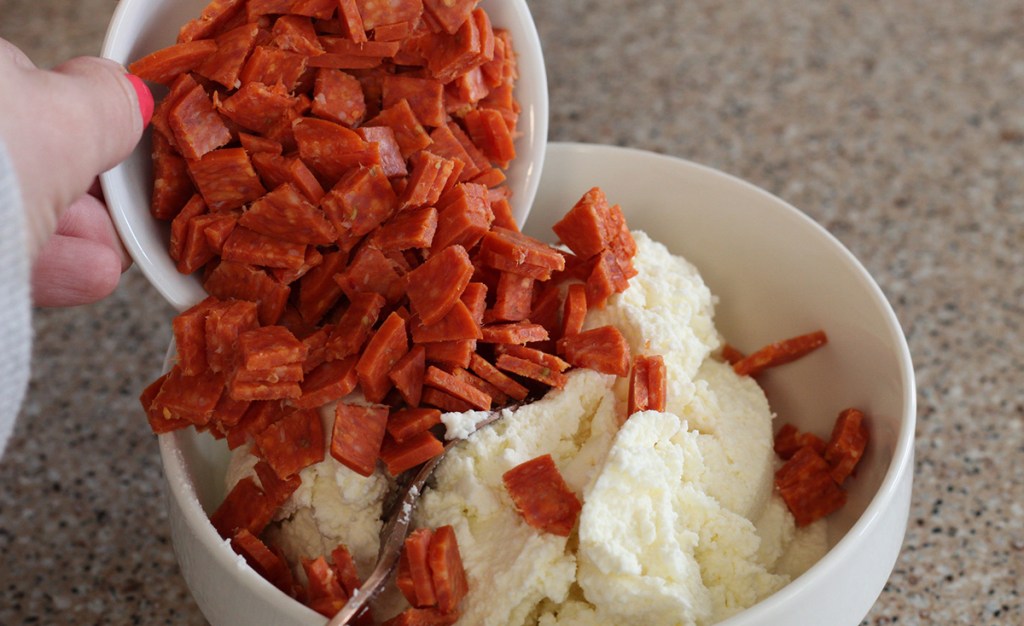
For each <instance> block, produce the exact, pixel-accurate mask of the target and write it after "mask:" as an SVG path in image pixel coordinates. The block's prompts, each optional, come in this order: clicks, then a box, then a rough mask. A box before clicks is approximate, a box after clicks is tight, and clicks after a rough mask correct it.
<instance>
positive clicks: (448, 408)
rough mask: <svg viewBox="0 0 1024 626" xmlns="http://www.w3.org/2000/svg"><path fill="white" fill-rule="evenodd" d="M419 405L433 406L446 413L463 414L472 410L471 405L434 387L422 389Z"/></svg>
mask: <svg viewBox="0 0 1024 626" xmlns="http://www.w3.org/2000/svg"><path fill="white" fill-rule="evenodd" d="M420 403H421V404H426V405H429V406H435V407H437V408H439V409H441V410H442V411H444V412H446V413H465V412H466V411H472V410H474V409H473V405H472V404H470V403H468V402H466V401H465V400H462V399H460V398H456V397H455V396H453V395H451V394H450V393H447V392H444V391H441V390H440V389H437V388H435V387H426V386H424V387H423V394H422V397H421V398H420Z"/></svg>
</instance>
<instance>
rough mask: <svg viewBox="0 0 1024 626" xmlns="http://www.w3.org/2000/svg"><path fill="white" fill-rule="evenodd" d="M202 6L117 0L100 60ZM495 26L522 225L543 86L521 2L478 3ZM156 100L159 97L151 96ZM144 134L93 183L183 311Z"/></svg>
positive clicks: (150, 45) (134, 49)
mask: <svg viewBox="0 0 1024 626" xmlns="http://www.w3.org/2000/svg"><path fill="white" fill-rule="evenodd" d="M208 2H209V0H121V2H120V4H118V6H117V10H116V11H115V12H114V16H113V18H112V19H111V22H110V26H109V28H108V29H107V35H106V39H105V40H104V42H103V50H102V55H103V56H105V57H107V58H110V59H113V60H115V61H118V62H119V63H122V64H124V65H127V64H128V63H130V62H131V61H134V60H136V59H139V58H141V57H143V56H145V55H147V54H149V53H150V52H153V51H155V50H159V49H161V48H163V47H166V46H169V45H171V44H173V43H174V41H175V38H176V37H177V35H178V29H179V28H180V27H181V26H182V25H183V24H185V23H186V22H187V21H189V20H191V19H192V18H194V17H197V16H198V15H199V13H200V12H201V11H202V9H203V7H205V6H206V5H207V4H208ZM480 6H481V7H483V8H484V9H486V10H487V12H488V15H489V16H490V17H491V21H492V23H493V24H494V26H495V27H500V28H505V29H507V30H508V31H509V33H510V34H511V36H512V41H513V43H514V45H515V47H516V52H517V54H518V61H519V81H518V83H517V84H516V91H515V93H516V98H517V99H518V100H519V104H520V105H521V106H522V111H521V113H520V115H519V123H518V126H517V128H518V131H519V132H520V133H521V135H520V137H519V138H518V139H516V143H515V146H516V154H517V157H516V159H515V161H513V163H512V165H511V166H510V168H509V170H508V172H507V176H508V184H509V187H510V188H511V190H512V198H511V204H512V212H513V215H514V216H515V218H516V220H517V221H518V222H519V223H520V224H522V223H523V222H524V221H525V220H526V215H527V213H529V211H530V207H531V206H532V205H533V199H534V196H535V195H536V193H537V185H538V184H539V182H540V174H541V170H542V169H543V166H544V154H545V147H546V145H547V137H548V83H547V75H546V73H545V69H544V58H543V54H542V51H541V47H540V38H539V37H538V36H537V29H536V27H535V25H534V23H533V17H532V16H531V15H530V9H529V7H528V6H527V4H526V1H525V0H483V1H482V2H481V3H480ZM157 92H158V93H157V94H156V95H157V96H158V97H159V96H161V95H162V94H163V93H164V92H165V90H161V89H157ZM150 152H151V144H150V140H149V133H148V132H147V134H146V136H145V137H144V138H143V141H142V142H141V143H140V144H139V145H138V146H137V147H136V148H135V151H134V152H132V154H131V155H130V156H129V157H128V159H127V160H125V161H124V162H123V163H121V164H120V165H118V166H117V167H115V168H113V169H111V170H110V171H108V172H106V173H104V174H102V175H101V176H100V181H101V183H102V186H103V193H104V197H105V198H106V201H107V206H108V207H109V209H110V213H111V214H112V215H113V217H114V224H115V225H116V227H117V231H118V234H119V235H120V236H121V241H123V242H124V245H125V247H126V248H127V249H128V253H129V254H130V255H131V257H132V259H134V261H135V263H136V264H137V265H138V266H139V268H140V269H141V270H142V273H143V274H145V276H146V278H147V279H149V282H150V283H152V284H153V286H154V287H156V289H157V291H159V292H160V293H161V295H163V296H164V298H166V299H167V300H168V301H169V302H170V303H171V304H172V305H173V306H174V307H175V308H176V309H178V310H179V311H183V310H185V309H187V308H188V307H190V306H192V305H193V304H195V303H197V302H199V301H200V300H202V299H203V298H204V297H205V296H206V293H205V292H204V291H203V288H202V286H201V285H200V283H199V280H198V278H197V277H196V276H195V275H187V276H186V275H183V274H180V273H179V272H178V270H177V269H176V268H175V266H174V261H173V260H171V258H170V256H169V255H168V252H167V250H168V233H169V232H170V227H169V223H167V222H161V221H158V220H155V219H154V218H153V217H152V216H151V215H150V213H149V205H150V195H151V191H152V168H151V163H150Z"/></svg>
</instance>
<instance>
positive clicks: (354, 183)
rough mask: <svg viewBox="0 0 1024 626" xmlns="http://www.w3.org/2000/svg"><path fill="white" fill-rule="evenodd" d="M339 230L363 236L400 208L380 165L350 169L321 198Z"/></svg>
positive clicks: (326, 212)
mask: <svg viewBox="0 0 1024 626" xmlns="http://www.w3.org/2000/svg"><path fill="white" fill-rule="evenodd" d="M320 206H321V208H323V210H324V213H325V214H326V215H327V218H328V219H329V220H330V221H331V223H332V224H334V227H335V228H336V229H337V230H338V233H339V234H350V235H352V236H356V237H361V236H363V235H365V234H367V233H369V232H370V231H372V230H373V229H374V228H377V227H378V226H380V224H381V223H383V222H385V221H386V220H387V219H389V218H390V217H391V216H392V215H394V213H395V211H396V210H397V209H398V198H397V197H396V196H395V192H394V191H393V190H392V188H391V183H389V182H388V179H387V176H385V175H384V170H383V169H381V167H380V166H379V165H374V166H372V167H359V168H355V169H352V170H350V171H349V172H348V173H347V174H345V175H344V177H343V178H341V180H339V181H338V184H337V185H335V186H334V188H333V189H331V191H330V192H328V193H327V195H326V196H324V197H323V199H322V200H321V201H320Z"/></svg>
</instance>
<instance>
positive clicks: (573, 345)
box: [558, 326, 629, 376]
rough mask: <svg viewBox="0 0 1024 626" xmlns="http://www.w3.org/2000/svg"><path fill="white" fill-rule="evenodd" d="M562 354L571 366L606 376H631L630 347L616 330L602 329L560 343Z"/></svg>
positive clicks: (559, 341) (610, 327)
mask: <svg viewBox="0 0 1024 626" xmlns="http://www.w3.org/2000/svg"><path fill="white" fill-rule="evenodd" d="M558 351H559V354H561V355H562V356H564V357H565V360H566V361H568V362H569V363H570V364H571V365H575V366H576V367H587V368H590V369H592V370H597V371H598V372H601V373H603V374H614V375H616V376H625V375H626V374H628V373H629V344H628V343H626V338H625V337H623V336H622V332H621V331H619V329H618V328H616V327H614V326H601V327H599V328H594V329H591V330H585V331H583V332H581V333H577V334H575V335H571V336H569V337H562V338H561V339H559V340H558Z"/></svg>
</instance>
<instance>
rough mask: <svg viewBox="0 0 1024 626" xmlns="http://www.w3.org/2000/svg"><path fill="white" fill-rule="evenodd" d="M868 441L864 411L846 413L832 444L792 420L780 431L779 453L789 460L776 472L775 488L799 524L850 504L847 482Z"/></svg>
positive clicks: (803, 524) (838, 420) (839, 423)
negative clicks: (797, 426) (799, 426)
mask: <svg viewBox="0 0 1024 626" xmlns="http://www.w3.org/2000/svg"><path fill="white" fill-rule="evenodd" d="M867 444H868V428H867V425H866V424H865V423H864V413H863V412H862V411H860V410H859V409H855V408H849V409H845V410H843V411H841V412H840V413H839V416H838V417H837V418H836V422H835V426H834V427H833V429H832V436H831V437H830V439H829V441H828V442H827V443H826V442H825V441H824V440H822V439H821V438H820V437H818V436H817V435H814V434H813V433H801V432H800V431H799V430H798V429H797V428H796V427H794V426H792V425H790V424H786V425H784V426H782V428H780V429H779V431H778V432H777V433H776V435H775V453H776V454H777V455H778V456H779V458H781V459H783V460H785V461H786V462H785V464H783V466H782V467H781V468H779V470H778V471H777V472H776V473H775V487H776V488H777V489H778V490H779V495H781V496H782V499H783V500H784V501H785V502H786V506H787V507H788V508H789V510H790V512H792V513H793V517H794V518H795V519H796V523H797V525H798V526H806V525H807V524H810V523H812V522H814V521H816V520H818V519H821V518H822V517H825V516H826V515H828V514H830V513H833V512H835V511H837V510H838V509H839V508H841V507H842V506H843V504H845V503H846V491H845V490H844V489H843V487H842V484H843V482H844V481H846V479H847V478H848V477H849V476H850V475H851V474H852V473H853V471H854V468H855V467H856V466H857V463H858V461H860V459H861V457H862V456H863V455H864V450H865V449H866V448H867Z"/></svg>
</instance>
